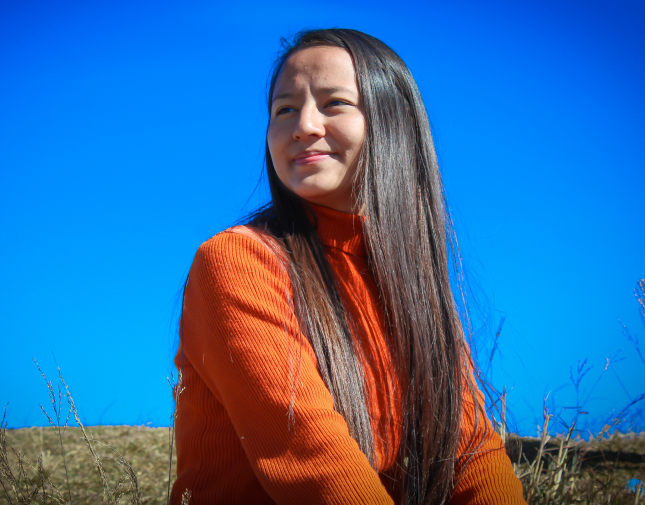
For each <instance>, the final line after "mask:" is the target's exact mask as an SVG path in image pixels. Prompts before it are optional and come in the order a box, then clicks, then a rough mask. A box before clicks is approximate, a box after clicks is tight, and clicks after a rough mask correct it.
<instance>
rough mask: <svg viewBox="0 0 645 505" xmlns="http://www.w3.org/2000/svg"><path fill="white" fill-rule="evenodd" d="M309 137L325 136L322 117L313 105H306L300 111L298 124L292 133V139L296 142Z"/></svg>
mask: <svg viewBox="0 0 645 505" xmlns="http://www.w3.org/2000/svg"><path fill="white" fill-rule="evenodd" d="M311 136H315V137H324V136H325V125H324V115H323V114H321V113H320V111H319V110H318V107H316V106H315V105H314V104H311V105H306V106H304V107H303V108H302V109H300V114H299V116H298V122H297V123H296V127H295V129H294V131H293V138H294V139H296V140H304V139H306V138H309V137H311Z"/></svg>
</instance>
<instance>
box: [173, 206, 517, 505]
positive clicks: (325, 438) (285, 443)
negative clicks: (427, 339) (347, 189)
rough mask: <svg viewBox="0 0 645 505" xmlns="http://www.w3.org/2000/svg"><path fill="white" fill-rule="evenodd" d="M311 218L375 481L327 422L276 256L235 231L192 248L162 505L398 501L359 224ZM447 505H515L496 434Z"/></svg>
mask: <svg viewBox="0 0 645 505" xmlns="http://www.w3.org/2000/svg"><path fill="white" fill-rule="evenodd" d="M313 208H314V210H315V212H316V217H317V220H318V225H317V226H318V227H317V233H318V235H319V237H320V239H321V241H322V243H323V245H324V248H325V253H326V256H327V259H328V261H329V264H330V265H331V268H332V269H333V270H334V272H335V273H336V279H337V282H338V287H339V291H340V295H341V297H342V299H343V303H344V305H345V307H346V309H347V310H348V312H349V315H350V317H351V318H352V320H353V328H354V330H353V331H354V332H355V333H360V334H359V335H354V338H355V340H356V343H357V345H358V346H359V347H360V350H361V353H360V354H361V355H362V362H363V368H364V373H365V380H366V387H367V390H368V391H367V393H368V394H367V396H368V398H369V405H368V407H369V412H370V416H371V422H372V430H373V432H374V440H375V448H376V456H377V468H378V471H375V470H374V469H373V468H372V467H371V466H370V463H369V461H368V459H367V457H366V456H365V455H364V454H363V453H362V452H361V450H360V449H359V446H358V444H357V443H356V441H355V440H354V439H353V438H352V437H351V436H350V434H349V430H348V427H347V424H346V423H345V420H344V419H343V417H342V416H341V415H339V414H338V413H337V412H335V411H334V407H333V401H332V397H331V394H330V392H329V390H328V389H327V387H326V386H325V383H324V382H323V380H322V378H321V376H320V374H319V372H318V369H317V363H316V357H315V354H314V351H313V349H312V347H311V346H310V345H309V343H308V342H307V341H306V339H304V338H300V334H299V331H300V330H299V327H298V322H297V320H296V317H295V315H294V312H293V307H292V304H291V303H290V296H291V285H290V282H289V279H288V276H287V273H286V272H285V270H284V267H283V264H282V263H281V261H280V259H279V257H278V256H277V255H276V253H275V251H274V250H272V249H271V247H267V245H266V243H265V242H263V241H262V240H260V237H259V236H258V235H256V233H255V232H254V231H252V229H250V228H248V227H235V228H231V229H229V230H226V231H224V232H222V233H219V234H217V235H215V236H214V237H213V238H211V239H210V240H208V241H206V242H204V244H202V245H201V247H200V248H199V250H198V251H197V254H196V256H195V260H194V262H193V265H192V267H191V270H190V273H189V281H188V284H187V286H186V291H185V295H184V310H183V314H182V322H181V328H182V335H181V342H180V347H179V351H178V353H177V357H176V359H175V363H176V365H177V366H178V368H181V371H182V373H183V387H184V388H185V389H184V390H183V392H182V393H181V395H180V397H179V401H178V416H177V420H176V447H177V480H176V482H175V485H174V487H173V491H172V495H173V499H172V503H173V504H178V503H181V496H182V494H183V493H184V491H185V490H190V491H191V492H192V499H191V504H195V505H200V504H218V503H221V504H231V505H232V504H258V505H260V504H273V503H277V504H294V505H295V504H298V505H300V504H307V505H315V504H339V505H340V504H343V505H348V504H366V505H372V504H393V503H398V502H399V500H400V491H401V490H400V489H399V488H398V487H397V483H396V482H395V481H394V480H393V479H392V478H391V477H389V476H388V471H391V470H392V468H393V466H394V464H395V458H396V454H397V452H398V449H399V444H400V436H399V435H398V431H397V430H396V426H397V423H398V422H399V418H400V408H397V403H396V401H395V398H396V397H397V392H398V391H399V390H398V381H397V379H396V377H395V374H393V373H392V371H393V369H394V368H393V363H392V356H391V353H390V351H389V345H388V339H387V333H386V331H385V321H384V314H383V310H382V308H381V305H380V302H379V295H378V289H377V287H376V284H375V281H374V278H373V277H372V275H371V273H370V270H369V268H368V264H367V254H366V250H365V244H364V241H363V233H362V224H363V220H362V218H361V217H359V216H353V215H350V214H344V213H341V212H337V211H334V210H331V209H328V208H326V207H321V206H313ZM294 385H295V386H294ZM294 388H295V390H294ZM294 393H295V402H293V403H292V401H291V400H292V397H293V394H294ZM470 405H471V407H472V402H471V403H470ZM291 407H292V408H291ZM290 408H291V410H290ZM472 411H473V409H472V408H468V406H467V404H465V407H464V414H463V416H462V418H463V420H462V436H461V437H462V443H461V444H460V451H462V452H463V450H464V448H465V440H466V439H467V438H468V437H469V436H470V435H471V434H472V430H473V418H472ZM388 412H390V413H391V415H389V416H388V415H387V413H388ZM450 503H451V504H453V505H461V504H473V505H476V504H477V505H484V504H494V505H498V504H508V505H515V504H523V503H525V502H524V500H523V498H522V486H521V484H520V482H519V481H518V480H517V478H516V477H515V475H514V473H513V469H512V467H511V463H510V461H509V459H508V457H507V456H506V453H505V451H504V448H503V445H502V442H501V440H500V438H499V437H498V436H497V435H493V437H492V438H490V439H489V440H488V441H487V442H486V443H485V444H484V446H483V447H481V448H480V449H479V450H478V453H477V454H476V455H475V456H474V458H473V459H472V461H471V463H470V465H469V466H468V467H467V469H466V470H465V471H464V472H463V475H461V479H460V480H459V484H458V486H457V487H456V488H455V489H454V492H453V494H452V498H451V501H450Z"/></svg>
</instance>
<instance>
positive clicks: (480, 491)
mask: <svg viewBox="0 0 645 505" xmlns="http://www.w3.org/2000/svg"><path fill="white" fill-rule="evenodd" d="M468 373H469V374H470V376H471V378H472V371H471V370H470V367H468ZM477 400H478V403H479V405H478V410H479V413H478V414H479V422H478V426H477V428H476V433H475V437H474V440H473V442H472V445H470V447H469V441H470V438H471V436H472V435H473V431H474V430H475V406H474V404H473V399H472V396H471V395H470V393H469V392H468V391H466V394H465V397H464V400H463V418H462V423H461V424H462V434H461V440H460V443H459V449H458V454H459V455H460V456H461V455H463V454H464V453H465V452H466V451H471V452H472V451H475V454H474V455H473V457H472V459H471V460H470V463H469V464H468V466H467V467H466V468H465V469H464V468H457V469H456V472H457V477H458V479H459V481H458V484H457V486H456V487H455V489H454V491H453V495H452V498H451V500H450V505H525V504H526V502H525V501H524V497H523V490H522V484H521V483H520V481H519V479H518V478H517V477H516V476H515V472H514V471H513V466H512V465H511V461H510V459H509V458H508V456H507V455H506V450H505V449H504V444H503V442H502V439H501V437H500V436H499V435H498V434H497V433H496V432H495V430H493V427H492V425H491V423H490V421H489V420H488V418H487V417H486V414H485V409H484V397H483V395H482V393H481V391H479V390H477ZM484 440H485V442H484V444H483V445H482V446H481V447H479V448H477V446H478V445H479V444H480V443H481V441H484Z"/></svg>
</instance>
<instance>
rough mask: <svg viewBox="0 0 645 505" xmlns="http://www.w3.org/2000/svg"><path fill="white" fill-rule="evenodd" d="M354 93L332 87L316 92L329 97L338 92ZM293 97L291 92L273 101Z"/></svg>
mask: <svg viewBox="0 0 645 505" xmlns="http://www.w3.org/2000/svg"><path fill="white" fill-rule="evenodd" d="M352 91H353V90H351V89H349V88H345V87H344V86H331V87H328V88H319V89H317V90H316V92H318V93H325V94H327V95H332V94H334V93H338V92H346V93H352ZM293 96H294V94H293V93H289V92H285V93H280V94H279V95H275V96H274V97H273V99H272V100H271V101H272V102H275V101H277V100H282V99H285V98H291V97H293Z"/></svg>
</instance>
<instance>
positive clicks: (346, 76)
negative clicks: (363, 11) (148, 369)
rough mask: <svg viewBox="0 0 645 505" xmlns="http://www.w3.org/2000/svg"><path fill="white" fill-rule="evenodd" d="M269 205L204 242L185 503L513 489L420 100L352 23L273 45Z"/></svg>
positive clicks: (486, 494)
mask: <svg viewBox="0 0 645 505" xmlns="http://www.w3.org/2000/svg"><path fill="white" fill-rule="evenodd" d="M268 100H269V126H268V130H267V149H266V167H267V175H268V180H269V184H270V187H271V196H272V201H271V203H270V204H269V205H268V206H266V207H265V208H263V209H261V210H260V211H258V212H257V213H256V214H255V215H253V216H252V218H251V219H250V220H249V221H248V223H247V224H246V225H244V226H237V227H234V228H230V229H228V230H226V231H224V232H222V233H220V234H218V235H216V236H215V237H213V238H211V239H210V240H208V241H207V242H205V243H204V244H202V246H201V247H200V248H199V250H198V252H197V255H196V257H195V260H194V263H193V266H192V268H191V270H190V274H189V278H188V282H187V285H186V289H185V293H184V308H183V314H182V318H181V323H180V336H181V339H180V347H179V351H178V353H177V358H176V364H177V366H178V367H179V368H180V369H181V370H182V372H183V387H184V388H185V389H184V390H183V392H182V393H181V396H180V398H179V401H178V407H179V408H178V417H177V421H176V439H177V457H178V467H177V471H178V476H177V481H176V483H175V485H174V488H173V500H174V501H173V503H180V502H181V496H182V494H183V493H184V492H185V490H190V492H191V493H192V501H191V503H195V504H202V503H209V504H210V503H225V504H238V503H239V504H242V503H249V504H265V503H266V504H268V503H278V504H287V503H288V504H303V503H306V504H308V505H311V504H332V503H334V504H392V503H397V504H409V505H412V504H440V503H451V504H466V503H469V504H495V505H497V504H520V503H524V501H523V499H522V487H521V485H520V483H519V481H518V480H517V479H516V478H515V476H514V474H513V469H512V467H511V464H510V461H509V460H508V458H507V456H506V454H505V451H504V448H503V445H502V443H501V440H500V438H499V437H498V436H497V435H496V434H495V433H494V432H493V430H492V429H491V426H490V424H489V422H488V420H487V419H486V416H485V414H484V411H483V408H482V399H481V394H480V393H479V392H478V390H477V387H476V385H475V383H474V380H473V375H472V366H473V365H472V362H471V358H470V354H469V352H468V348H467V346H466V343H465V340H464V334H463V330H462V326H461V323H460V318H459V314H458V310H457V306H456V303H455V300H454V298H453V294H452V293H451V285H450V275H449V264H450V258H449V255H450V251H451V247H450V244H452V243H453V242H452V229H451V227H450V221H449V219H448V218H447V213H446V205H445V201H444V196H443V189H442V184H441V177H440V173H439V169H438V166H437V160H436V155H435V151H434V145H433V142H432V136H431V132H430V127H429V123H428V118H427V116H426V111H425V108H424V105H423V101H422V99H421V96H420V94H419V91H418V89H417V87H416V84H415V82H414V79H413V78H412V75H411V74H410V71H409V70H408V68H407V67H406V66H405V64H404V63H403V61H401V59H400V58H399V57H398V56H397V55H396V54H395V53H394V51H392V50H391V49H390V48H389V47H387V46H386V45H385V44H383V43H382V42H381V41H379V40H377V39H375V38H373V37H370V36H369V35H366V34H364V33H361V32H358V31H355V30H342V29H332V30H318V31H310V32H305V33H301V34H300V35H298V36H297V37H296V38H295V40H294V42H293V43H292V45H291V46H289V47H288V48H286V49H285V51H284V52H283V54H282V55H281V56H280V57H279V59H278V61H277V62H276V65H275V69H274V72H273V74H272V78H271V81H270V89H269V97H268Z"/></svg>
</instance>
